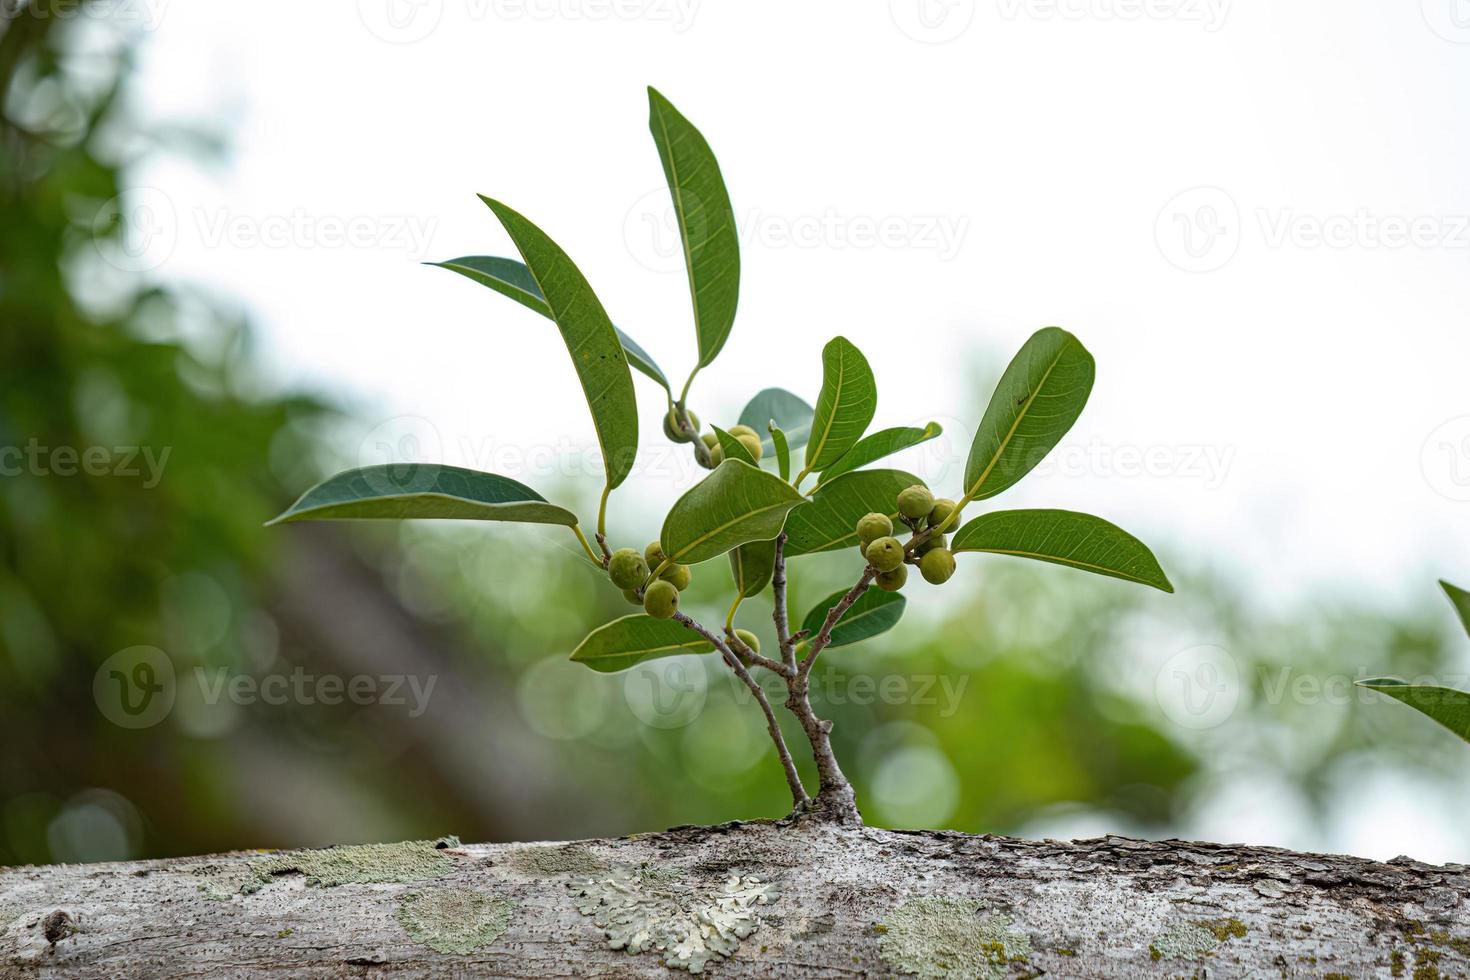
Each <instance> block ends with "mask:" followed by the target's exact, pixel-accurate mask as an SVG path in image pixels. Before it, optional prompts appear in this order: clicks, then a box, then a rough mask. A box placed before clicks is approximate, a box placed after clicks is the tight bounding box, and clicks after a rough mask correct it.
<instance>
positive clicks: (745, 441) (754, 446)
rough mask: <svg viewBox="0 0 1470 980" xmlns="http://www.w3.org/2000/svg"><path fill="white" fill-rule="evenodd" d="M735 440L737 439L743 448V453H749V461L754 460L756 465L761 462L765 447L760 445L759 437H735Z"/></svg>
mask: <svg viewBox="0 0 1470 980" xmlns="http://www.w3.org/2000/svg"><path fill="white" fill-rule="evenodd" d="M735 438H736V439H739V440H740V445H742V446H744V447H745V451H746V452H748V453H750V458H751V459H753V460H755V461H756V462H757V463H759V462H760V461H761V457H762V456H764V455H765V452H766V447H765V446H762V445H761V437H760V436H758V435H748V436H736V437H735Z"/></svg>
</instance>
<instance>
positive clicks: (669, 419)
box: [664, 409, 699, 442]
mask: <svg viewBox="0 0 1470 980" xmlns="http://www.w3.org/2000/svg"><path fill="white" fill-rule="evenodd" d="M684 414H686V415H688V416H689V424H690V425H692V426H694V431H695V432H698V431H699V416H698V415H695V414H694V413H693V412H685V413H684ZM664 435H665V436H667V437H668V438H669V440H670V441H671V442H693V441H694V438H693V437H692V436H690V435H689V433H687V432H685V431H684V430H683V429H681V428H680V427H679V422H678V417H677V416H676V415H675V414H674V410H673V409H669V411H668V412H667V413H665V415H664Z"/></svg>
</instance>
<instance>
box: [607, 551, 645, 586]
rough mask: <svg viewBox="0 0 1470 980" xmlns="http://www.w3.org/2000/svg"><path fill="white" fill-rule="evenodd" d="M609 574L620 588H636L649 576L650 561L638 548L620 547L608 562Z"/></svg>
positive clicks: (614, 583)
mask: <svg viewBox="0 0 1470 980" xmlns="http://www.w3.org/2000/svg"><path fill="white" fill-rule="evenodd" d="M607 574H608V577H609V578H611V579H612V583H613V585H616V586H617V587H618V588H620V589H636V588H638V586H640V585H642V584H643V580H644V579H646V578H648V562H646V561H644V560H643V556H642V555H640V554H639V553H638V549H637V548H619V549H618V550H617V551H614V552H613V553H612V558H611V559H609V561H608V563H607Z"/></svg>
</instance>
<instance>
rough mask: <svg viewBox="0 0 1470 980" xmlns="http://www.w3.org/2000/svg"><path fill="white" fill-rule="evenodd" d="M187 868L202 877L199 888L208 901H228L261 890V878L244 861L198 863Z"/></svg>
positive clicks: (196, 875)
mask: <svg viewBox="0 0 1470 980" xmlns="http://www.w3.org/2000/svg"><path fill="white" fill-rule="evenodd" d="M186 870H187V871H188V873H189V874H191V875H194V876H195V877H197V878H199V879H201V880H200V882H199V885H198V888H199V891H200V892H201V893H202V894H203V895H204V898H205V900H206V901H210V902H228V901H230V900H231V899H233V898H234V897H235V896H236V895H250V894H253V893H254V892H256V891H259V890H260V879H258V878H256V877H255V875H254V873H253V872H251V870H250V866H249V865H248V864H245V863H244V862H238V863H233V864H196V865H193V866H191V867H189V868H188V869H186Z"/></svg>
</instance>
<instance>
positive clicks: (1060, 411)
mask: <svg viewBox="0 0 1470 980" xmlns="http://www.w3.org/2000/svg"><path fill="white" fill-rule="evenodd" d="M1095 373H1096V368H1095V365H1094V364H1093V360H1092V355H1091V354H1089V353H1088V352H1087V350H1086V348H1084V347H1083V346H1082V344H1081V343H1079V342H1078V340H1077V338H1076V337H1073V336H1072V335H1071V334H1069V333H1067V332H1066V331H1065V330H1062V329H1059V328H1057V327H1047V328H1046V329H1044V330H1039V331H1037V332H1036V333H1035V334H1033V335H1032V337H1031V339H1030V340H1028V341H1026V343H1025V345H1024V346H1022V348H1021V350H1020V352H1019V353H1018V354H1016V357H1015V359H1014V360H1012V361H1011V363H1010V366H1008V367H1007V368H1006V370H1005V374H1003V375H1002V376H1001V379H1000V384H998V385H996V386H995V394H994V395H992V396H991V399H990V407H988V408H987V409H986V410H985V417H984V418H983V419H981V420H980V427H979V428H978V429H976V430H975V442H974V443H973V444H972V445H971V447H970V458H969V460H968V461H967V462H966V463H965V494H966V496H968V497H970V498H971V499H972V500H984V499H986V498H987V497H994V496H995V495H996V494H998V493H1000V492H1001V491H1002V490H1005V489H1006V488H1008V487H1010V486H1013V485H1014V484H1015V483H1016V482H1017V481H1018V480H1020V479H1021V477H1023V476H1025V475H1026V474H1027V473H1029V472H1031V470H1032V468H1033V467H1035V466H1036V464H1038V463H1040V462H1041V461H1042V459H1044V458H1045V457H1046V454H1047V453H1049V452H1051V450H1052V448H1053V447H1054V446H1055V445H1056V444H1057V443H1058V442H1060V441H1061V438H1062V436H1064V435H1066V434H1067V430H1068V429H1070V428H1072V423H1074V422H1076V421H1077V416H1079V415H1081V414H1082V407H1083V406H1084V405H1086V404H1087V396H1088V394H1089V393H1090V392H1091V391H1092V381H1093V377H1094V375H1095Z"/></svg>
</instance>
